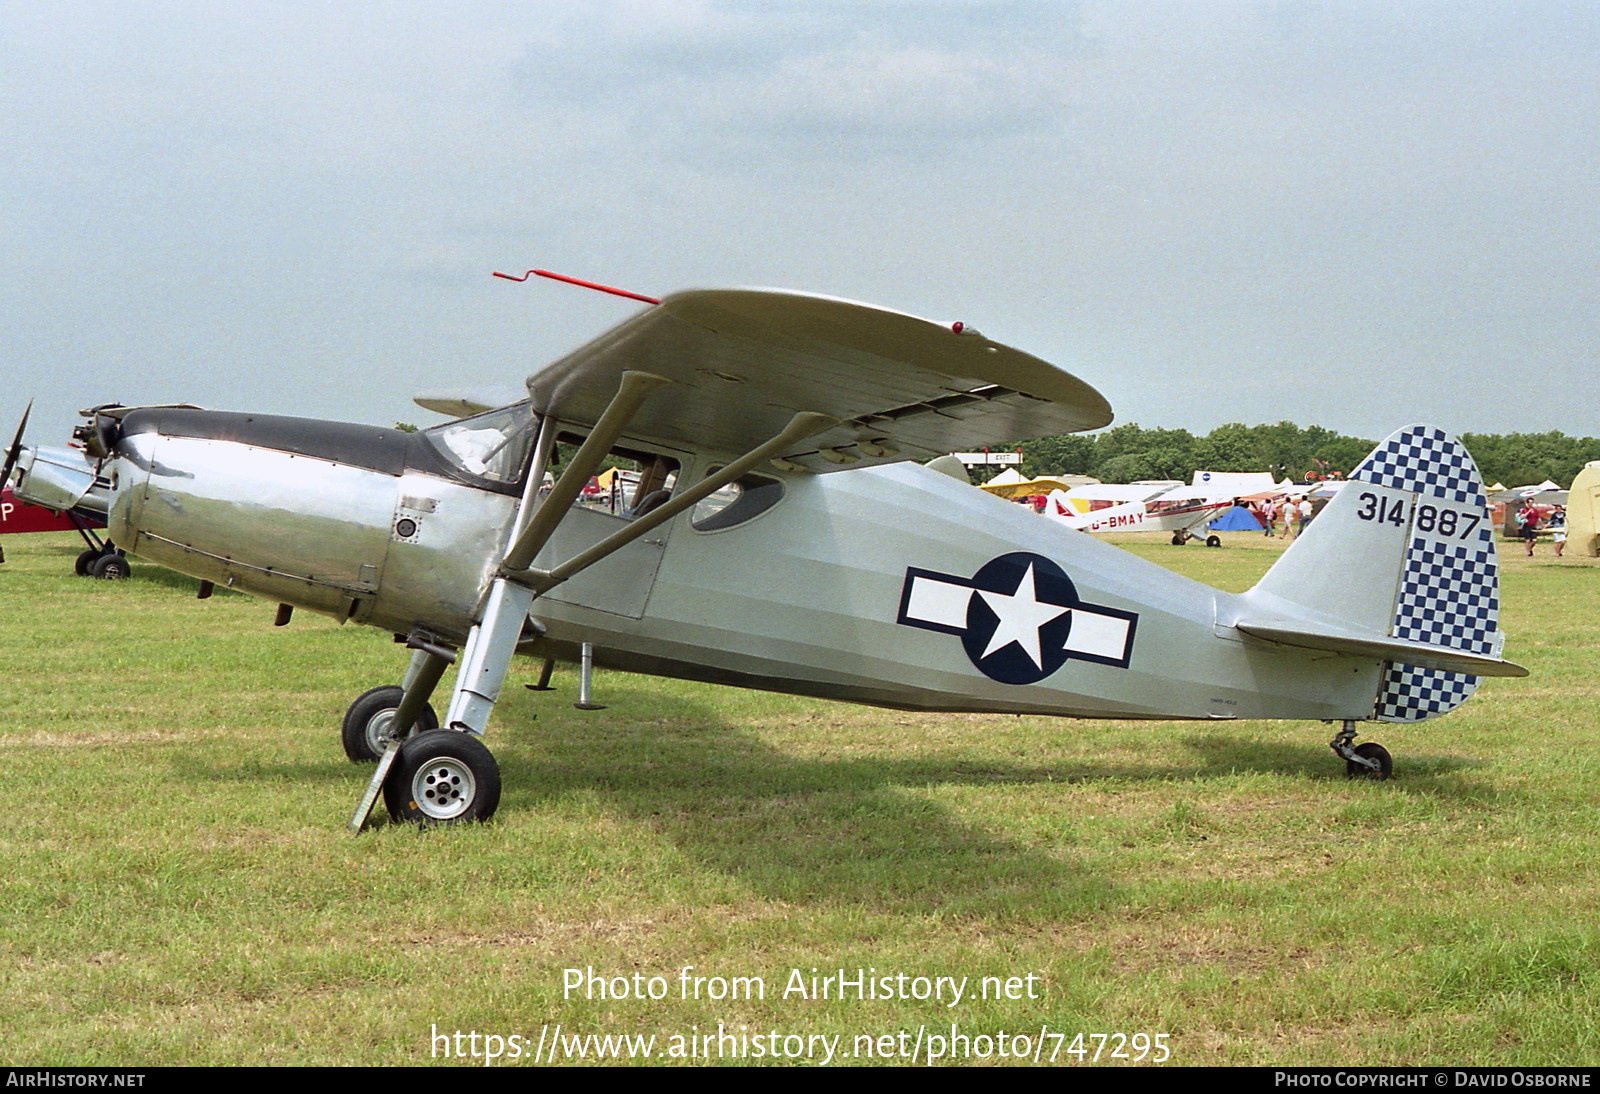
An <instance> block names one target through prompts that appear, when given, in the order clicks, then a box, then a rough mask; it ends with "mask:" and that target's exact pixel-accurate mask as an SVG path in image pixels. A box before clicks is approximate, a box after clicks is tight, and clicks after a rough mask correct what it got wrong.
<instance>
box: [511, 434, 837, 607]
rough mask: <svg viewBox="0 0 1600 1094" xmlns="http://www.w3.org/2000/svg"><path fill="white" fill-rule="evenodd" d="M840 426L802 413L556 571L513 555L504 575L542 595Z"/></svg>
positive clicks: (556, 568) (581, 552)
mask: <svg viewBox="0 0 1600 1094" xmlns="http://www.w3.org/2000/svg"><path fill="white" fill-rule="evenodd" d="M838 424H839V419H837V418H835V417H832V416H831V415H827V414H815V413H811V412H809V411H801V412H800V413H798V414H796V415H795V416H794V417H792V418H790V419H789V424H788V425H786V426H785V427H784V428H783V431H782V432H781V433H779V434H778V435H777V436H776V437H773V438H772V439H771V440H769V441H767V442H766V443H765V444H762V445H758V446H756V447H755V448H752V449H751V450H750V451H749V452H746V453H745V454H744V455H743V456H740V457H739V458H738V459H736V460H734V461H733V462H732V463H730V464H728V466H726V467H724V468H722V469H721V470H720V471H718V472H716V473H715V474H713V475H708V476H706V477H705V478H704V479H701V480H700V481H699V482H697V483H695V484H694V485H693V486H692V487H690V488H688V489H687V490H682V491H679V492H678V493H676V494H674V495H673V496H672V497H671V498H670V499H669V500H668V501H666V502H665V503H663V504H661V505H659V506H657V507H656V508H654V509H652V510H651V511H650V512H648V513H646V514H645V515H644V516H642V517H636V518H634V519H633V520H631V521H629V522H628V524H627V526H626V527H624V528H621V529H619V530H617V531H616V532H613V533H612V534H611V535H609V536H607V537H606V538H605V539H603V540H601V541H600V542H599V543H596V544H595V545H594V546H593V547H590V548H588V549H587V550H585V551H580V552H578V553H577V554H575V555H573V556H572V557H571V558H569V559H567V561H565V562H563V563H562V564H561V565H559V566H557V567H555V568H554V569H550V570H531V569H527V568H526V567H525V566H524V567H523V568H521V569H517V568H513V567H512V566H511V561H512V559H511V555H509V554H508V555H507V556H506V566H505V567H504V569H503V570H502V573H503V574H504V575H505V576H506V577H508V578H510V579H511V580H513V581H518V582H523V583H526V584H528V585H530V586H532V587H533V588H534V590H535V591H536V592H538V593H545V592H548V591H550V590H551V589H553V588H555V587H556V586H557V585H559V584H561V583H562V582H563V581H566V580H567V579H568V578H570V577H572V576H573V575H575V574H578V573H581V572H582V571H584V570H587V569H588V568H589V567H590V566H593V565H594V564H595V563H596V562H599V561H600V560H601V559H603V558H605V557H606V556H607V555H610V554H612V553H613V552H615V551H618V550H620V549H622V548H623V547H626V546H627V545H628V544H630V543H632V542H633V541H634V540H636V539H638V538H639V537H640V536H642V535H644V534H645V533H646V532H648V531H650V530H651V529H652V528H655V527H657V526H658V525H661V524H665V523H666V522H667V521H669V520H671V519H672V518H673V517H675V516H677V515H678V514H679V513H681V512H683V511H684V510H685V509H688V508H689V507H690V506H692V505H696V504H698V503H699V502H701V501H704V500H705V499H706V498H708V497H710V496H711V495H712V494H715V493H716V492H717V491H718V490H721V489H722V488H723V487H724V486H727V485H728V484H729V483H730V482H733V481H734V480H735V479H737V478H739V476H741V475H743V474H744V473H745V472H747V471H749V470H750V469H751V468H753V467H756V466H757V465H758V464H761V463H764V462H765V461H767V460H770V459H771V458H772V457H774V456H776V455H778V454H779V453H780V452H787V451H788V450H789V449H791V448H792V447H793V446H794V445H795V444H796V443H798V442H799V441H803V440H805V439H806V438H807V437H811V436H815V435H816V434H818V433H821V432H822V431H823V430H825V429H832V428H833V427H834V426H836V425H838ZM574 462H576V461H574ZM548 505H549V501H548V499H547V500H546V502H545V506H546V507H548ZM542 511H543V510H542V509H541V512H542ZM534 519H535V522H537V519H538V518H537V517H535V518H534ZM529 527H530V529H531V528H532V525H529ZM530 559H531V556H530Z"/></svg>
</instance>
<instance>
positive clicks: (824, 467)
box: [528, 289, 1111, 471]
mask: <svg viewBox="0 0 1600 1094" xmlns="http://www.w3.org/2000/svg"><path fill="white" fill-rule="evenodd" d="M627 369H640V370H644V371H647V372H651V373H654V374H656V375H658V376H662V377H665V378H666V379H667V380H669V381H670V383H668V384H664V385H662V386H661V388H659V389H658V390H657V391H656V392H654V393H653V394H652V395H651V397H650V398H649V400H648V401H647V402H646V403H645V405H644V407H643V409H642V410H640V411H639V412H638V414H637V415H636V416H635V417H634V419H633V421H632V422H631V423H630V425H629V427H628V430H627V432H628V434H629V435H632V436H636V437H640V438H645V439H649V440H654V441H658V442H660V443H663V444H668V445H672V446H676V447H686V448H692V449H699V450H705V451H712V452H725V453H738V452H743V451H746V450H748V449H750V448H752V447H754V446H755V445H757V444H760V443H761V442H763V441H765V440H767V439H768V438H770V437H772V436H774V435H775V434H777V433H778V432H779V431H780V430H781V429H782V428H783V427H784V424H785V423H786V422H787V421H788V420H789V418H790V417H791V416H792V415H793V414H794V413H796V412H797V411H810V412H814V413H821V414H826V415H829V416H831V417H834V418H837V419H839V423H840V424H839V425H837V426H835V427H833V428H831V429H829V430H827V431H825V432H823V433H821V434H818V435H817V436H815V437H812V438H810V439H809V440H807V441H804V442H801V443H800V446H799V447H798V448H797V449H796V451H794V452H786V453H784V454H783V456H782V457H781V460H782V461H783V462H785V463H787V464H791V465H797V466H799V467H803V468H804V469H806V470H810V471H836V470H843V469H845V468H848V467H862V466H866V465H868V464H874V463H889V462H893V461H895V460H907V459H912V460H924V459H929V458H931V457H934V456H939V455H942V454H944V453H947V452H952V451H956V450H959V449H966V448H972V447H974V446H977V445H981V444H986V443H992V442H994V441H996V440H999V439H1007V440H1010V439H1023V438H1029V437H1039V436H1048V435H1053V434H1058V433H1070V432H1077V431H1079V430H1084V429H1097V428H1099V427H1100V426H1103V425H1106V424H1107V423H1109V422H1110V421H1111V407H1110V405H1109V404H1108V403H1107V402H1106V400H1105V399H1104V398H1103V397H1102V396H1101V395H1100V393H1099V392H1097V391H1095V390H1094V388H1092V387H1090V386H1089V385H1088V384H1085V383H1084V382H1083V381H1081V380H1079V379H1077V378H1076V377H1075V376H1073V375H1071V374H1070V373H1068V372H1066V371H1064V370H1062V369H1060V368H1057V367H1056V366H1054V365H1051V364H1048V363H1046V362H1044V361H1041V360H1039V359H1038V358H1037V357H1033V356H1031V355H1030V354H1026V353H1023V352H1022V351H1020V350H1016V349H1012V348H1011V347H1010V346H1004V345H1001V344H999V343H997V342H992V341H990V340H989V339H987V338H985V337H983V336H982V335H980V334H978V333H976V332H975V331H970V330H968V331H964V332H958V331H957V330H956V329H953V328H952V327H951V326H946V325H943V324H939V323H934V322H930V321H929V320H926V319H919V318H917V317H915V316H911V315H906V314H904V313H901V312H894V311H888V310H886V309H883V308H877V307H873V306H871V305H867V304H858V303H855V302H852V301H848V300H839V299H835V298H832V297H824V296H811V295H806V294H803V293H791V292H780V291H775V290H766V289H700V290H693V291H689V292H682V293H676V294H674V295H672V296H668V297H666V298H665V299H664V300H662V302H661V303H660V304H659V305H657V306H655V307H652V308H650V309H649V310H647V311H644V312H642V313H640V314H639V315H637V316H635V317H634V318H633V319H631V320H629V321H627V322H625V323H623V324H622V325H620V326H618V327H616V328H614V329H613V330H611V331H609V332H607V333H606V334H604V335H602V336H600V337H599V338H597V339H595V340H594V341H593V342H590V343H589V344H588V345H585V346H583V347H581V348H579V349H578V350H576V351H574V352H572V353H570V354H568V355H567V356H565V357H563V358H561V359H559V360H557V361H554V362H552V363H551V364H549V365H546V366H544V367H543V368H541V369H539V370H538V371H536V372H535V373H533V375H531V376H530V377H528V391H529V394H530V395H531V396H532V397H533V400H534V405H535V406H536V407H539V408H540V409H543V410H546V411H549V412H551V413H554V414H556V415H557V416H558V417H560V418H561V419H562V420H563V421H571V422H575V423H583V424H592V423H593V422H594V421H595V420H597V419H598V418H599V416H600V414H601V413H602V412H603V411H604V410H605V407H606V404H607V402H608V400H609V399H610V398H611V396H612V395H613V394H614V393H615V392H616V389H617V384H618V382H619V380H620V378H621V375H622V373H623V372H624V371H625V370H627Z"/></svg>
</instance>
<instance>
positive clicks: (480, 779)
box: [383, 729, 500, 825]
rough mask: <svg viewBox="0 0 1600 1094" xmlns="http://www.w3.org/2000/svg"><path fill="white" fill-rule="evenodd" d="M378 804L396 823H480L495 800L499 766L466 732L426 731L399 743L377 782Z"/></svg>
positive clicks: (451, 730) (492, 810)
mask: <svg viewBox="0 0 1600 1094" xmlns="http://www.w3.org/2000/svg"><path fill="white" fill-rule="evenodd" d="M383 803H384V805H385V806H387V807H388V810H389V816H391V817H393V818H394V819H395V820H397V821H411V822H412V823H415V824H426V825H435V824H464V823H466V822H468V821H486V820H488V819H489V818H490V817H492V816H494V811H495V809H496V807H498V806H499V804H500V765H499V764H497V763H495V760H494V756H493V754H491V753H490V751H489V749H488V748H487V747H486V746H485V745H484V743H483V742H482V741H480V740H478V738H476V737H474V736H472V735H471V734H470V733H462V732H459V731H457V730H453V729H430V730H428V731H427V732H426V733H419V734H417V735H416V736H415V737H412V738H411V739H410V740H409V741H407V742H406V743H405V744H403V745H401V746H400V754H399V755H398V756H396V757H395V760H394V767H392V768H390V770H389V777H388V778H387V779H385V780H384V783H383Z"/></svg>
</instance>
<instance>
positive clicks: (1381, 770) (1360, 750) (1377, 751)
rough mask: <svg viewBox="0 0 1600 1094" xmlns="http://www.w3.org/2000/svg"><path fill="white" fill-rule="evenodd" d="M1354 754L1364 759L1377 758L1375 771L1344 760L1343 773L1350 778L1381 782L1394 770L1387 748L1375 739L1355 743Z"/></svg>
mask: <svg viewBox="0 0 1600 1094" xmlns="http://www.w3.org/2000/svg"><path fill="white" fill-rule="evenodd" d="M1356 755H1357V756H1360V757H1361V758H1362V759H1364V760H1377V761H1378V769H1377V770H1376V771H1374V770H1372V769H1371V768H1368V767H1362V766H1361V765H1360V764H1358V763H1356V762H1355V761H1353V760H1346V761H1345V762H1344V773H1345V774H1346V775H1348V776H1349V777H1350V778H1352V779H1371V780H1372V781H1373V782H1382V781H1383V780H1385V779H1387V778H1388V777H1389V773H1390V772H1391V771H1393V770H1394V761H1393V760H1391V759H1390V758H1389V750H1388V749H1387V748H1384V747H1383V746H1382V745H1380V744H1378V743H1377V742H1375V741H1368V742H1366V743H1365V744H1359V745H1356Z"/></svg>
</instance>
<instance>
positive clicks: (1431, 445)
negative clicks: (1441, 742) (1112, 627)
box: [1239, 425, 1524, 722]
mask: <svg viewBox="0 0 1600 1094" xmlns="http://www.w3.org/2000/svg"><path fill="white" fill-rule="evenodd" d="M1498 583H1499V578H1498V568H1497V565H1496V559H1495V548H1494V529H1493V527H1492V524H1491V521H1490V519H1489V515H1488V512H1487V506H1486V499H1485V497H1484V490H1483V481H1482V479H1481V478H1480V477H1479V475H1478V469H1477V467H1476V465H1474V464H1473V462H1472V457H1471V456H1470V455H1468V454H1467V450H1466V449H1465V448H1463V447H1462V446H1461V444H1460V443H1459V442H1457V441H1456V440H1455V439H1454V438H1452V437H1451V436H1450V435H1449V434H1447V433H1445V432H1444V431H1443V430H1440V429H1435V428H1434V427H1432V426H1425V425H1416V426H1408V427H1407V428H1405V429H1402V430H1399V431H1397V432H1396V433H1394V434H1393V435H1392V436H1390V437H1389V438H1388V439H1387V440H1385V441H1384V442H1383V443H1382V444H1380V445H1378V447H1377V448H1375V449H1374V450H1373V451H1372V454H1371V455H1369V456H1368V457H1367V458H1366V460H1365V461H1363V462H1362V464H1361V466H1359V467H1357V468H1356V469H1355V471H1354V472H1352V473H1351V476H1350V481H1349V482H1348V483H1347V484H1346V485H1345V486H1344V487H1343V488H1342V489H1341V490H1340V491H1339V493H1338V495H1337V496H1336V497H1335V498H1334V500H1333V501H1331V502H1329V503H1328V505H1327V507H1326V508H1325V509H1324V510H1323V512H1322V513H1320V514H1319V515H1318V516H1317V517H1316V519H1315V520H1314V521H1312V523H1311V526H1310V527H1309V528H1308V529H1307V530H1306V533H1305V534H1304V535H1303V536H1302V537H1300V538H1299V539H1298V540H1296V541H1295V542H1294V543H1293V544H1292V545H1291V546H1290V548H1289V550H1287V551H1286V552H1284V555H1283V557H1282V558H1281V559H1280V560H1279V561H1278V563H1277V565H1275V566H1274V567H1273V568H1272V569H1271V570H1270V571H1269V572H1268V573H1267V575H1266V577H1264V578H1263V579H1262V581H1261V583H1260V584H1258V585H1257V586H1256V587H1255V588H1254V589H1252V590H1251V591H1250V592H1249V593H1247V594H1245V598H1244V599H1245V600H1246V602H1247V604H1248V606H1249V610H1248V611H1247V612H1246V613H1245V614H1246V615H1247V616H1249V617H1250V618H1247V619H1241V621H1240V624H1239V626H1240V629H1241V630H1245V631H1246V632H1248V633H1252V634H1254V635H1256V636H1257V637H1264V638H1268V639H1272V640H1277V641H1280V642H1286V643H1288V644H1291V645H1293V644H1300V645H1311V646H1313V647H1318V646H1320V648H1324V649H1331V650H1337V651H1339V652H1345V653H1350V654H1354V655H1366V656H1371V657H1374V658H1378V659H1381V660H1383V661H1384V665H1383V670H1382V672H1381V673H1380V674H1379V686H1378V693H1377V695H1376V697H1375V700H1374V703H1373V708H1372V713H1371V714H1370V715H1369V717H1370V718H1372V719H1376V720H1378V721H1384V722H1417V721H1421V720H1423V719H1425V718H1432V717H1435V716H1436V715H1440V714H1444V713H1446V712H1448V711H1450V710H1453V709H1454V708H1455V707H1457V706H1459V705H1461V703H1463V702H1465V701H1466V699H1467V698H1468V697H1469V696H1470V695H1471V694H1472V693H1473V691H1475V690H1476V689H1477V686H1478V677H1479V675H1523V674H1524V671H1523V670H1522V669H1520V668H1519V667H1517V666H1515V665H1510V664H1509V663H1507V662H1504V661H1501V660H1500V659H1499V657H1500V648H1501V645H1502V637H1503V636H1502V635H1501V633H1500V631H1499V628H1498V617H1499V611H1500V598H1499V588H1498ZM1408 658H1409V659H1408ZM1430 662H1432V664H1430ZM1462 665H1469V666H1472V667H1475V668H1479V669H1480V671H1478V672H1476V673H1474V672H1467V671H1456V670H1455V669H1453V668H1452V667H1450V666H1462Z"/></svg>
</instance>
